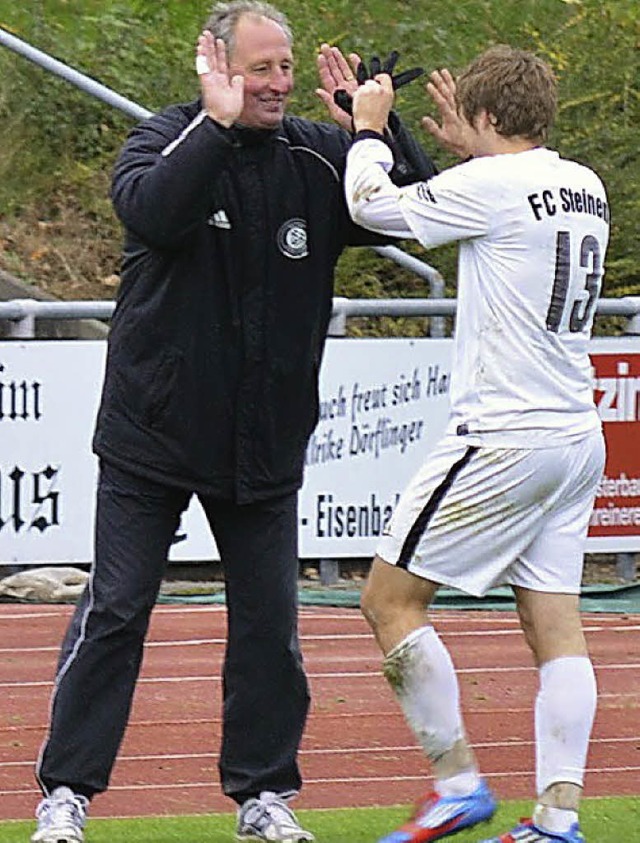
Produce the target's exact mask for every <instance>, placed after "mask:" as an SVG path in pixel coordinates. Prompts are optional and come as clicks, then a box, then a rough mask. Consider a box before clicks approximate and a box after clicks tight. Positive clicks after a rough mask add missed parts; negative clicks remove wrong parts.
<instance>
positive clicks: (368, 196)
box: [345, 139, 609, 447]
mask: <svg viewBox="0 0 640 843" xmlns="http://www.w3.org/2000/svg"><path fill="white" fill-rule="evenodd" d="M392 163H393V159H392V154H391V150H390V149H389V148H388V147H387V146H386V144H384V143H382V141H379V140H375V139H366V140H360V141H358V142H356V143H355V144H354V145H353V147H352V149H351V150H350V152H349V157H348V163H347V171H346V177H345V179H346V196H347V202H348V204H349V209H350V211H351V215H352V216H353V218H354V220H355V221H356V222H357V223H359V224H360V225H363V226H364V227H366V228H369V229H372V230H374V231H379V232H381V233H384V234H389V235H395V236H400V237H411V238H414V239H416V240H418V241H419V242H420V243H421V244H422V245H423V246H425V247H426V248H432V247H434V246H438V245H441V244H443V243H448V242H451V241H455V240H459V241H460V247H459V249H460V252H459V261H458V308H457V318H456V340H455V350H454V368H453V374H452V388H451V407H452V417H451V422H450V425H449V428H448V432H451V433H456V432H462V431H468V438H466V441H467V442H468V443H469V444H487V445H488V444H491V445H495V446H498V447H518V446H520V447H543V446H545V445H553V444H557V443H560V442H562V441H566V440H567V439H569V438H573V437H575V436H579V435H583V434H584V433H586V432H587V431H589V430H592V429H595V428H597V427H598V426H599V419H598V416H597V412H596V410H595V406H594V401H593V385H592V379H591V364H590V360H589V357H588V353H587V346H588V341H589V337H590V335H591V328H592V323H593V314H594V309H595V303H596V299H597V297H598V295H599V292H600V288H601V284H602V276H603V271H604V256H605V251H606V247H607V243H608V238H609V206H608V203H607V197H606V193H605V190H604V187H603V185H602V182H601V181H600V179H599V178H598V176H597V175H596V174H595V173H594V172H593V171H591V170H590V169H589V168H587V167H584V166H582V165H580V164H577V163H575V162H573V161H567V160H564V159H562V158H561V157H560V156H559V155H558V154H557V153H556V152H553V151H551V150H548V149H544V148H535V149H531V150H528V151H526V152H519V153H513V154H499V155H492V156H484V157H479V158H475V159H473V160H471V161H468V162H465V163H463V164H460V165H458V166H456V167H452V168H451V169H450V170H446V171H445V172H443V173H441V174H439V175H437V176H435V177H434V178H433V179H431V180H430V181H428V182H421V183H418V184H414V185H410V186H408V187H404V188H397V187H395V186H394V185H393V184H392V183H391V181H390V180H389V178H388V176H387V175H386V173H387V172H388V171H389V170H390V169H391V166H392Z"/></svg>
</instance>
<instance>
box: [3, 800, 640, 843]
mask: <svg viewBox="0 0 640 843" xmlns="http://www.w3.org/2000/svg"><path fill="white" fill-rule="evenodd" d="M530 810H531V804H530V803H529V802H504V803H502V804H501V806H500V808H499V810H498V813H497V814H496V816H495V817H494V819H493V820H492V822H491V823H487V824H486V825H483V826H480V827H479V828H478V827H476V829H471V830H469V831H462V832H460V833H459V834H457V835H456V836H455V837H454V838H453V839H455V841H456V843H477V841H478V840H483V839H484V838H486V837H490V836H491V835H492V834H493V835H495V834H501V833H504V832H505V831H507V830H509V829H510V828H511V827H512V826H513V825H514V824H515V823H516V822H517V821H518V820H519V819H520V817H521V816H523V815H526V814H527V813H528V812H530ZM406 816H407V809H406V807H396V808H343V809H340V810H337V811H319V810H316V811H299V812H298V817H299V819H300V820H301V821H302V823H303V825H305V826H306V827H307V828H309V829H311V830H312V831H313V833H314V834H315V836H316V841H317V843H372V841H375V840H377V839H378V838H379V837H380V836H381V835H383V834H385V833H386V832H387V831H389V830H390V829H392V828H394V827H396V826H397V825H398V824H400V823H402V822H403V821H404V820H405V819H406ZM581 826H582V831H583V833H584V835H585V838H586V840H587V843H618V841H632V840H637V839H638V829H639V828H640V800H639V799H638V798H636V797H614V798H607V799H604V798H603V799H585V800H584V801H583V803H582V809H581ZM33 828H34V824H33V823H32V822H22V821H21V822H5V823H0V840H2V843H27V841H28V839H29V835H30V834H31V832H32V831H33ZM233 833H234V817H233V815H232V814H210V815H208V816H190V817H158V818H152V819H134V820H102V819H95V820H92V821H91V823H90V825H89V826H88V828H87V834H86V843H134V842H135V843H228V841H229V840H231V839H232V838H233Z"/></svg>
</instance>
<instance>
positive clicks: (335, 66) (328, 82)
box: [316, 44, 362, 131]
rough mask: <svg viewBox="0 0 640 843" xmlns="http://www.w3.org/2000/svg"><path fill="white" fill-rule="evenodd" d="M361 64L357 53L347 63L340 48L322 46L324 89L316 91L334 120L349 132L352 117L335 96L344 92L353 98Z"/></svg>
mask: <svg viewBox="0 0 640 843" xmlns="http://www.w3.org/2000/svg"><path fill="white" fill-rule="evenodd" d="M361 63H362V62H361V59H360V56H359V55H358V54H357V53H350V54H349V60H348V61H347V59H346V58H345V57H344V56H343V55H342V53H341V51H340V50H339V49H338V47H330V46H329V44H322V45H321V46H320V53H319V54H318V75H319V77H320V84H321V85H322V87H321V88H317V89H316V94H317V96H318V97H320V99H321V100H322V102H323V103H324V104H325V106H326V107H327V111H328V112H329V114H330V115H331V117H332V118H333V120H335V122H336V123H338V124H339V125H341V126H342V127H343V128H344V129H346V130H347V131H350V130H351V115H350V114H349V113H348V112H346V111H345V110H344V109H343V108H341V107H340V105H339V104H338V103H337V102H336V101H335V99H334V95H335V93H336V91H344V92H346V94H347V96H348V97H349V98H351V96H353V94H354V93H355V92H356V90H357V89H358V80H357V78H356V68H357V67H358V66H359V65H360V64H361Z"/></svg>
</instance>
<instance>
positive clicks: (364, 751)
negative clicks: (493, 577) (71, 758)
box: [0, 735, 640, 769]
mask: <svg viewBox="0 0 640 843" xmlns="http://www.w3.org/2000/svg"><path fill="white" fill-rule="evenodd" d="M638 740H640V735H636V736H634V737H630V738H611V739H607V738H592V739H591V741H590V742H589V744H590V746H595V745H598V744H599V745H604V746H610V745H612V744H630V743H632V744H635V743H637V742H638ZM523 746H526V747H533V746H534V742H533V741H528V740H527V741H523V740H518V739H513V740H506V741H484V742H480V743H474V744H473V748H474V750H484V749H510V748H513V747H523ZM380 753H418V754H419V755H420V756H423V755H424V752H423V750H422V748H421V747H419V746H355V747H351V748H347V749H345V748H342V749H338V748H336V749H301V750H300V753H299V754H300V755H301V756H307V757H310V756H326V755H374V754H380ZM218 757H219V756H218V753H217V752H184V753H167V754H164V755H163V754H156V755H119V756H118V765H120V764H123V763H127V762H132V763H137V762H140V761H154V762H155V761H189V760H195V759H200V760H205V759H206V760H214V761H215V760H217V758H218ZM7 767H33V759H28V760H26V761H0V769H3V768H7Z"/></svg>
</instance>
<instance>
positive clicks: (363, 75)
mask: <svg viewBox="0 0 640 843" xmlns="http://www.w3.org/2000/svg"><path fill="white" fill-rule="evenodd" d="M399 56H400V54H399V53H398V51H397V50H392V51H391V52H390V53H389V55H388V56H387V58H386V59H385V61H384V64H383V63H382V62H381V61H380V59H379V57H378V56H373V57H372V58H371V61H370V62H369V68H367V66H366V64H365V63H364V62H363V61H361V62H360V64H359V65H358V66H357V68H356V79H357V80H358V85H364V83H365V82H366V81H367V79H374V78H375V77H376V76H377V75H378V74H379V73H388V74H389V76H391V84H392V85H393V90H394V91H396V90H397V89H398V88H401V87H402V86H403V85H408V84H409V82H413V80H414V79H417V78H418V76H422V74H423V73H424V68H423V67H412V68H411V70H403V71H402V73H398V74H397V75H396V76H394V75H393V71H394V68H395V66H396V64H397V63H398V58H399ZM333 101H334V102H335V104H336V105H337V106H338V108H341V109H342V110H343V111H346V112H347V114H352V113H353V108H352V105H353V99H352V97H351V95H350V94H348V93H347V92H346V91H345V90H344V89H343V88H338V90H337V91H334V92H333Z"/></svg>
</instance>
